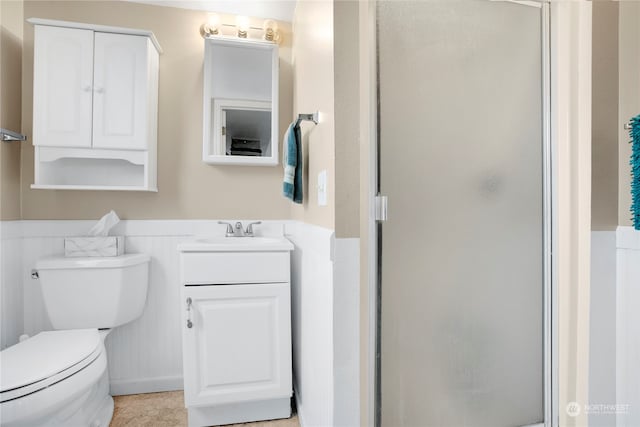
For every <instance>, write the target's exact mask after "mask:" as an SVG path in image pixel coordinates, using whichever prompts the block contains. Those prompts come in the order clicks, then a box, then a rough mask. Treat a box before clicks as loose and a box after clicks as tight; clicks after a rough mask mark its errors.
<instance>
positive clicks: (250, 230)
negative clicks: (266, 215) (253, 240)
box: [244, 221, 262, 236]
mask: <svg viewBox="0 0 640 427" xmlns="http://www.w3.org/2000/svg"><path fill="white" fill-rule="evenodd" d="M258 224H262V221H255V222H251V223H249V225H247V231H245V232H244V234H245V236H253V226H254V225H258Z"/></svg>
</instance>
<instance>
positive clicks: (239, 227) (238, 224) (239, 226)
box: [234, 221, 244, 237]
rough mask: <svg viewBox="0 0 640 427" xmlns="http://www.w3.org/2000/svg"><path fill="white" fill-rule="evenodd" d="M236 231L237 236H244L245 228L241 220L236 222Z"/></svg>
mask: <svg viewBox="0 0 640 427" xmlns="http://www.w3.org/2000/svg"><path fill="white" fill-rule="evenodd" d="M234 231H235V233H234V234H235V236H236V237H244V229H243V228H242V223H241V222H240V221H238V222H236V226H235V230H234Z"/></svg>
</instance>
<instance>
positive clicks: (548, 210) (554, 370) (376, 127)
mask: <svg viewBox="0 0 640 427" xmlns="http://www.w3.org/2000/svg"><path fill="white" fill-rule="evenodd" d="M377 1H378V0H369V1H368V2H367V4H366V5H365V6H364V7H365V12H364V14H363V15H361V19H363V20H364V21H366V22H363V21H361V23H362V24H364V25H363V26H364V27H365V28H364V31H362V32H361V34H362V35H363V36H365V37H366V41H365V43H366V44H367V51H368V55H367V61H366V62H368V64H367V63H366V62H363V64H364V65H366V67H367V68H368V69H365V73H366V74H368V77H369V81H368V88H367V89H366V90H368V91H369V94H368V95H369V99H370V100H371V101H372V102H371V104H372V105H370V109H369V111H368V112H367V113H365V115H364V116H363V117H367V121H368V122H369V129H368V131H367V134H368V135H369V140H370V143H371V148H370V150H369V159H368V160H369V161H368V168H369V194H368V196H369V197H368V209H367V212H368V215H367V216H368V224H367V233H368V236H369V239H370V240H369V244H368V253H367V254H366V257H367V264H368V295H369V301H368V302H369V307H368V314H369V316H368V323H369V334H368V335H369V336H368V346H369V348H368V352H367V353H368V360H367V365H368V372H367V376H368V378H367V383H368V384H369V387H368V392H369V393H368V396H367V407H368V414H367V415H368V419H369V422H368V425H370V426H375V427H381V409H382V400H381V384H380V380H381V325H380V320H381V305H382V304H381V299H380V296H381V289H382V288H381V287H382V275H381V274H380V270H381V265H382V237H383V232H382V230H383V223H384V222H383V221H379V220H378V219H377V218H378V215H379V213H378V210H379V206H377V200H376V196H380V195H381V194H380V188H381V187H380V173H379V171H380V156H379V153H380V98H379V94H380V92H379V81H378V77H379V74H378V71H379V70H378V62H377V61H378V59H377V58H378V44H377ZM486 1H506V2H513V3H520V4H522V5H523V6H525V7H538V5H539V7H540V8H541V20H542V22H541V30H542V31H541V33H542V40H541V46H542V52H541V54H542V108H543V112H542V139H543V140H542V145H543V153H542V154H543V182H542V186H543V250H544V254H543V276H544V280H543V282H544V283H543V322H544V328H543V347H544V350H543V352H544V354H543V363H544V366H543V376H544V380H543V392H544V396H543V403H544V407H543V416H544V421H543V422H542V423H538V424H534V425H532V426H530V427H534V426H535V427H558V425H559V416H558V400H559V399H558V394H559V387H558V310H557V306H558V304H557V301H558V299H557V298H558V290H557V287H558V286H557V274H554V272H553V271H552V267H557V266H558V259H557V257H558V251H557V250H553V249H556V248H557V247H558V239H557V236H556V233H555V232H554V231H555V230H556V229H555V228H554V226H555V225H556V224H557V222H558V221H557V219H558V217H557V197H556V195H557V192H558V188H557V183H556V179H555V178H556V177H555V175H554V173H555V171H557V170H558V169H557V164H556V162H555V156H554V153H557V148H558V147H557V145H558V144H557V141H556V139H555V138H554V137H552V129H551V126H552V111H551V98H552V88H551V57H552V46H551V44H552V38H551V21H550V20H551V5H550V3H551V2H550V0H529V1H517V0H486ZM362 16H364V18H362ZM554 114H555V115H554V117H553V120H554V121H555V120H558V116H559V111H554ZM382 196H384V194H382ZM385 215H386V207H385ZM391 215H393V207H392V208H391Z"/></svg>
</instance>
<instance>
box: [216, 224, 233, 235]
mask: <svg viewBox="0 0 640 427" xmlns="http://www.w3.org/2000/svg"><path fill="white" fill-rule="evenodd" d="M218 224H225V225H226V226H227V237H231V236H233V235H234V233H233V225H231V223H230V222H225V221H218Z"/></svg>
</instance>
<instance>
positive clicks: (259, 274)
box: [181, 251, 289, 285]
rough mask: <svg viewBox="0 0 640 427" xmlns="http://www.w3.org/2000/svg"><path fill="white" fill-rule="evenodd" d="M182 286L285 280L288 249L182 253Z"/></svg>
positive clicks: (287, 276)
mask: <svg viewBox="0 0 640 427" xmlns="http://www.w3.org/2000/svg"><path fill="white" fill-rule="evenodd" d="M181 258H182V277H183V278H184V284H186V285H217V284H221V285H225V284H231V283H277V282H288V281H289V252H288V251H286V252H225V253H200V252H191V253H184V254H182V256H181Z"/></svg>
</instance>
